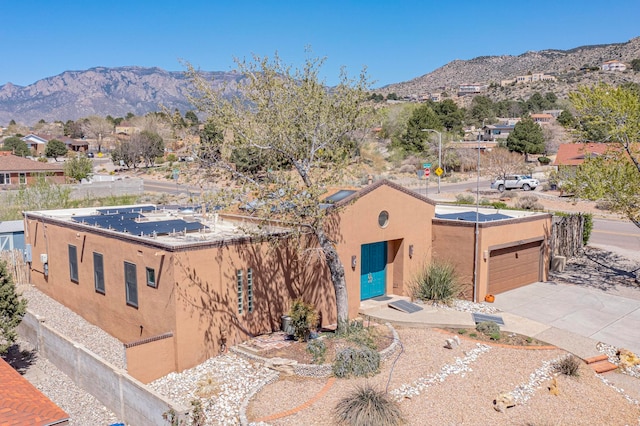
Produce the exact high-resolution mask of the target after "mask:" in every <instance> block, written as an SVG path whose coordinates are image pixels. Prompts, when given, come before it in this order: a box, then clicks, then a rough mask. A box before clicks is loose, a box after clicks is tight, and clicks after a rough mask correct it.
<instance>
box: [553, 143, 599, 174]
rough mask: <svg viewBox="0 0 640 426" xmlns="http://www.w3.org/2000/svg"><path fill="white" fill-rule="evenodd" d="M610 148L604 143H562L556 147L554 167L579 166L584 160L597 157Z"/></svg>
mask: <svg viewBox="0 0 640 426" xmlns="http://www.w3.org/2000/svg"><path fill="white" fill-rule="evenodd" d="M609 148H610V146H609V145H607V144H606V143H595V142H590V143H563V144H561V145H560V146H559V147H558V153H557V154H556V160H555V161H554V162H553V165H554V166H558V167H573V168H575V167H576V166H579V165H581V164H582V163H584V160H586V159H587V158H591V157H599V156H601V155H603V154H604V153H606V152H607V150H608V149H609Z"/></svg>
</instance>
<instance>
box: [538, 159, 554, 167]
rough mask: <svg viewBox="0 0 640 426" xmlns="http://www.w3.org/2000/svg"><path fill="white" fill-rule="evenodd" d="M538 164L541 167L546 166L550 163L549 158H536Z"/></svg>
mask: <svg viewBox="0 0 640 426" xmlns="http://www.w3.org/2000/svg"><path fill="white" fill-rule="evenodd" d="M538 162H539V163H540V164H542V165H543V166H546V165H547V164H549V163H550V162H551V158H549V157H538Z"/></svg>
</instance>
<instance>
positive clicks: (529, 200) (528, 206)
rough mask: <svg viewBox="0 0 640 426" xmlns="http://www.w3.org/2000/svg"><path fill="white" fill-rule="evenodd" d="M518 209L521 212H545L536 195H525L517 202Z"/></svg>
mask: <svg viewBox="0 0 640 426" xmlns="http://www.w3.org/2000/svg"><path fill="white" fill-rule="evenodd" d="M515 206H516V208H517V209H521V210H544V206H543V205H542V204H540V203H539V202H538V197H536V196H535V195H524V196H522V197H520V198H519V199H518V201H516V204H515Z"/></svg>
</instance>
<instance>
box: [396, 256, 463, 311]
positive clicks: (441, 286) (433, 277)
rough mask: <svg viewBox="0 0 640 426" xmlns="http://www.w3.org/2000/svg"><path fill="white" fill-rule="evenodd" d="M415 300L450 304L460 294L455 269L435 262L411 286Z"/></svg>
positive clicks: (446, 264) (448, 264)
mask: <svg viewBox="0 0 640 426" xmlns="http://www.w3.org/2000/svg"><path fill="white" fill-rule="evenodd" d="M409 291H410V293H411V296H412V298H413V299H418V300H425V301H426V300H431V301H442V302H448V301H450V300H451V299H453V298H454V297H456V296H458V294H460V284H459V283H458V277H457V274H456V270H455V267H454V266H453V265H452V264H450V263H446V262H439V261H435V262H432V263H430V264H429V266H428V267H426V268H424V269H423V270H422V271H421V272H419V273H418V275H417V276H416V277H415V278H414V279H413V280H412V282H411V283H410V284H409Z"/></svg>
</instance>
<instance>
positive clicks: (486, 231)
mask: <svg viewBox="0 0 640 426" xmlns="http://www.w3.org/2000/svg"><path fill="white" fill-rule="evenodd" d="M476 214H477V216H476ZM551 219H552V215H551V214H549V213H539V212H530V211H520V210H495V209H492V208H491V209H489V208H478V209H477V211H476V209H475V208H471V207H465V208H463V207H461V206H438V207H437V208H436V217H435V218H434V219H433V258H434V259H438V260H443V261H446V262H450V263H452V264H453V265H454V266H455V267H456V271H457V273H458V274H459V278H460V281H461V284H462V285H463V291H464V296H465V297H466V298H467V299H468V300H475V301H483V300H484V298H485V296H486V295H488V294H493V295H496V294H499V293H502V292H505V291H508V290H512V289H514V288H518V287H522V286H524V285H527V284H531V283H534V282H537V281H546V280H547V278H548V272H549V261H550V260H549V245H548V241H549V236H550V233H551ZM474 283H475V285H474ZM474 289H475V291H474Z"/></svg>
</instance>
